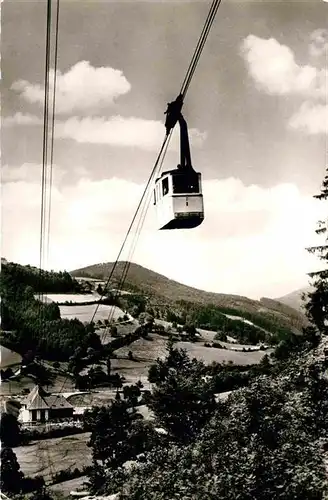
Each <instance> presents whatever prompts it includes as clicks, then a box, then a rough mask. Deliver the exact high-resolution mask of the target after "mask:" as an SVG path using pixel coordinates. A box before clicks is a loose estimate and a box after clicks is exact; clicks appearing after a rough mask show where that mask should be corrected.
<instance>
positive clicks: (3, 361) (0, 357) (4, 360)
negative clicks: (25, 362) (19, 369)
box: [0, 345, 22, 370]
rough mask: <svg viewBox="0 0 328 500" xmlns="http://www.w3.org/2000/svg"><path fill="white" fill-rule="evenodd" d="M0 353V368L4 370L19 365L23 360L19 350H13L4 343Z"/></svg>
mask: <svg viewBox="0 0 328 500" xmlns="http://www.w3.org/2000/svg"><path fill="white" fill-rule="evenodd" d="M0 353H1V354H0V368H1V369H2V370H4V369H6V368H9V367H10V366H16V365H19V364H20V363H21V362H22V356H21V355H20V354H18V352H15V351H12V350H11V349H8V348H7V347H5V346H3V345H2V346H0Z"/></svg>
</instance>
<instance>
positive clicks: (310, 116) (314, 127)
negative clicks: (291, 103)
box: [289, 102, 328, 134]
mask: <svg viewBox="0 0 328 500" xmlns="http://www.w3.org/2000/svg"><path fill="white" fill-rule="evenodd" d="M289 125H290V127H291V128H294V129H300V130H304V131H305V132H308V133H309V134H320V133H323V134H328V104H314V103H311V102H304V103H303V104H302V106H301V107H300V109H299V111H298V112H297V113H296V114H295V115H294V116H292V118H291V119H290V122H289Z"/></svg>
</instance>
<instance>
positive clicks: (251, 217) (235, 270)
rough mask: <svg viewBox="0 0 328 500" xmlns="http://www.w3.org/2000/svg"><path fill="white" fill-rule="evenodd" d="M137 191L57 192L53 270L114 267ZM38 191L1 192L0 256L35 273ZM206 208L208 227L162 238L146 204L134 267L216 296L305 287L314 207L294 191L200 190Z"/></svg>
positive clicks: (85, 188)
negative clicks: (107, 264) (28, 265)
mask: <svg viewBox="0 0 328 500" xmlns="http://www.w3.org/2000/svg"><path fill="white" fill-rule="evenodd" d="M143 189H144V186H143V185H138V184H134V183H131V182H127V181H124V180H122V179H115V178H113V179H108V180H103V181H90V180H88V179H82V180H80V182H79V183H78V184H77V185H76V186H71V187H63V188H62V189H60V190H59V188H58V187H56V186H55V187H54V190H53V196H52V199H53V202H52V209H53V211H52V214H53V218H52V223H51V239H50V245H51V248H50V253H49V267H54V268H59V269H63V268H67V269H73V268H77V267H80V266H83V265H87V264H91V263H95V262H104V261H110V260H113V259H114V260H115V258H116V256H117V253H118V250H119V248H120V246H121V243H122V241H123V238H124V236H125V233H126V230H127V228H128V226H129V224H130V221H131V219H132V216H133V214H134V212H135V209H136V207H137V205H138V202H139V199H140V196H141V194H142V192H143ZM39 191H40V188H39V185H37V184H36V183H32V182H10V183H8V184H5V185H4V186H3V238H2V242H3V243H2V244H3V252H2V255H4V256H5V257H7V258H9V259H12V260H14V261H20V262H25V263H28V262H30V263H32V264H38V244H39V241H38V238H39V234H38V233H39V203H40V192H39ZM17 199H19V200H20V203H19V205H18V204H17ZM204 201H205V211H206V212H205V215H206V219H205V221H204V223H203V224H202V225H201V226H199V227H198V228H196V229H194V230H191V231H158V230H157V226H156V219H155V213H154V210H153V205H152V204H151V205H150V209H149V213H148V216H147V220H146V223H145V226H144V229H143V231H142V233H141V237H140V240H139V242H138V246H137V249H136V252H135V255H134V258H133V260H134V261H136V262H138V263H140V264H141V265H144V266H146V267H150V268H152V269H154V270H156V271H158V272H161V273H163V274H165V275H167V276H169V277H170V278H173V279H176V280H178V281H182V282H185V283H187V284H189V285H192V286H196V287H199V288H204V289H207V290H212V291H217V292H226V293H237V294H242V295H248V296H252V297H257V296H260V295H270V294H271V295H272V296H279V295H281V294H284V293H286V292H288V291H290V290H292V289H293V288H297V287H299V286H302V285H304V283H305V282H306V278H305V273H306V272H307V271H310V270H311V269H313V267H315V263H314V260H313V257H311V256H310V255H308V254H307V252H306V251H305V250H304V248H305V247H306V246H308V245H311V244H313V243H314V242H315V241H316V238H317V237H316V235H315V233H314V229H315V223H316V221H317V220H318V219H319V218H320V217H321V216H322V214H321V210H322V208H321V204H320V202H318V201H316V200H314V199H312V198H311V197H305V196H302V195H301V193H300V192H299V190H298V188H297V187H296V186H295V185H293V184H282V185H277V186H275V187H273V188H271V189H264V188H261V187H259V186H248V187H246V186H245V185H243V183H242V182H241V181H239V180H238V179H233V178H230V179H225V180H223V181H206V182H204ZM22 213H23V214H24V218H22ZM127 249H128V247H127ZM127 255H128V253H127V251H125V253H123V254H122V256H121V259H126V258H127Z"/></svg>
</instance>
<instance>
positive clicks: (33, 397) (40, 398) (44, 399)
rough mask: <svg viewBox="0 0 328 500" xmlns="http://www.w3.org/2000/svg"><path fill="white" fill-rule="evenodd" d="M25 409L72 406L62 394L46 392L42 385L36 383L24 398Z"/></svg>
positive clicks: (53, 408)
mask: <svg viewBox="0 0 328 500" xmlns="http://www.w3.org/2000/svg"><path fill="white" fill-rule="evenodd" d="M25 404H26V409H27V410H50V409H52V410H58V409H63V408H73V406H72V405H71V404H70V403H69V402H68V401H67V399H66V398H64V396H61V395H51V394H48V393H47V392H46V391H45V390H44V389H43V388H42V387H40V386H39V385H36V386H35V387H34V388H33V389H32V391H31V392H30V394H29V395H28V396H27V398H26V400H25Z"/></svg>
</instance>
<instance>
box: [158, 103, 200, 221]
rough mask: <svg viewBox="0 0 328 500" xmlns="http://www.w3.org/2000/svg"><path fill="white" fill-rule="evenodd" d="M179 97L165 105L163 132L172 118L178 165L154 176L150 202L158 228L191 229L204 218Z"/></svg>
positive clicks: (198, 184)
mask: <svg viewBox="0 0 328 500" xmlns="http://www.w3.org/2000/svg"><path fill="white" fill-rule="evenodd" d="M181 107H182V98H181V96H179V97H178V98H177V99H176V101H174V102H173V103H170V104H169V105H168V111H167V119H166V129H167V134H168V133H169V131H170V130H171V129H172V128H173V127H174V125H175V123H176V122H179V126H180V165H178V166H177V168H176V169H174V170H168V171H166V172H163V173H162V175H161V176H160V177H159V178H158V179H156V182H155V188H154V205H156V208H157V218H158V224H159V229H191V228H194V227H197V226H199V225H200V224H201V223H202V222H203V220H204V203H203V194H202V178H201V174H200V173H199V172H196V171H195V170H194V169H193V167H192V164H191V156H190V146H189V138H188V127H187V122H186V120H185V119H184V117H183V116H182V114H181Z"/></svg>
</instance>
